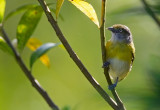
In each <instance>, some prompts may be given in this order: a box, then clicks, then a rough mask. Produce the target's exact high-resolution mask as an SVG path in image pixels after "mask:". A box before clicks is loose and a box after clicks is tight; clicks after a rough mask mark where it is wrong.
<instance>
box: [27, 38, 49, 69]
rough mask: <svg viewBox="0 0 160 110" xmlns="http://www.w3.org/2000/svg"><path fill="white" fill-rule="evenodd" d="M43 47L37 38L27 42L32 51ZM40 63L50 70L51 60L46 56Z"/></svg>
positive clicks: (41, 58) (42, 57)
mask: <svg viewBox="0 0 160 110" xmlns="http://www.w3.org/2000/svg"><path fill="white" fill-rule="evenodd" d="M41 45H42V42H41V41H40V40H38V39H36V38H30V39H29V40H28V42H27V47H28V48H29V49H31V50H32V51H35V50H37V49H38V48H39V47H40V46H41ZM40 61H41V62H42V63H43V64H44V65H45V66H47V67H48V68H49V67H50V60H49V57H48V56H47V55H46V54H45V55H43V56H41V57H40Z"/></svg>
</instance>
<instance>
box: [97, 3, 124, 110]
mask: <svg viewBox="0 0 160 110" xmlns="http://www.w3.org/2000/svg"><path fill="white" fill-rule="evenodd" d="M105 20H106V0H102V9H101V25H100V38H101V50H102V61H103V63H105V62H106V49H105ZM108 70H109V68H108V67H107V68H104V75H105V77H106V80H107V83H108V85H112V81H111V78H110V76H109V73H108ZM111 92H112V94H113V96H114V99H115V100H116V102H117V105H118V107H119V108H120V110H125V107H124V105H123V103H122V101H121V99H120V98H119V96H118V94H117V92H116V90H115V89H113V90H111Z"/></svg>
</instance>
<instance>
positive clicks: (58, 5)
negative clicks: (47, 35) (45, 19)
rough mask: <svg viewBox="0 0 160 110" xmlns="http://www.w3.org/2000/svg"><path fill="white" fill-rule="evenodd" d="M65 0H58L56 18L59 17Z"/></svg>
mask: <svg viewBox="0 0 160 110" xmlns="http://www.w3.org/2000/svg"><path fill="white" fill-rule="evenodd" d="M63 2H64V0H57V5H56V19H57V18H58V15H59V12H60V9H61V7H62V4H63Z"/></svg>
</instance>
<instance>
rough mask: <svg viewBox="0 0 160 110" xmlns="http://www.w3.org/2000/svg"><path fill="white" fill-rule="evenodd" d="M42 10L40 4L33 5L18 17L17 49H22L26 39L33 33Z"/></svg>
mask: <svg viewBox="0 0 160 110" xmlns="http://www.w3.org/2000/svg"><path fill="white" fill-rule="evenodd" d="M42 13H43V10H42V8H41V7H40V6H35V7H33V8H30V9H28V10H27V11H26V12H25V13H24V14H23V16H22V17H21V19H20V22H19V24H18V27H17V40H18V49H19V50H20V51H22V50H23V48H24V46H25V45H26V43H27V41H28V39H29V38H30V37H31V35H32V34H33V32H34V30H35V28H36V26H37V24H38V22H39V20H40V18H41V16H42Z"/></svg>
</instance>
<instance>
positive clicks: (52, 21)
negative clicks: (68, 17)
mask: <svg viewBox="0 0 160 110" xmlns="http://www.w3.org/2000/svg"><path fill="white" fill-rule="evenodd" d="M38 2H39V3H40V5H41V7H42V8H43V10H44V12H45V14H46V16H47V18H48V21H49V22H50V24H51V26H52V27H53V29H54V30H55V32H56V34H57V37H58V38H59V39H60V41H61V42H62V44H63V45H64V47H65V49H66V50H67V52H68V54H69V55H70V57H71V58H72V60H73V61H74V62H75V63H76V65H77V66H78V67H79V69H80V70H81V72H82V73H83V75H84V76H85V77H86V78H87V80H88V81H89V82H90V83H91V84H92V86H93V87H94V88H95V89H96V90H97V92H98V93H99V94H100V95H101V96H102V97H103V99H104V100H105V101H107V102H108V104H109V105H110V106H111V107H112V108H113V109H115V110H118V107H117V105H116V103H115V102H114V100H113V99H112V98H111V97H110V96H109V95H108V94H107V93H106V92H105V91H104V90H103V89H102V87H101V86H100V85H99V84H98V83H97V81H96V80H95V79H94V78H93V77H92V76H91V74H90V73H89V72H88V70H87V69H86V67H85V66H84V65H83V64H82V62H81V61H80V59H79V58H78V56H77V55H76V53H75V52H74V51H73V49H72V48H71V46H70V45H69V43H68V41H67V40H66V38H65V37H64V35H63V33H62V32H61V30H60V28H59V26H58V24H57V22H56V21H55V19H54V18H53V16H52V14H51V12H50V10H49V8H48V7H47V5H46V3H45V1H44V0H38Z"/></svg>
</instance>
